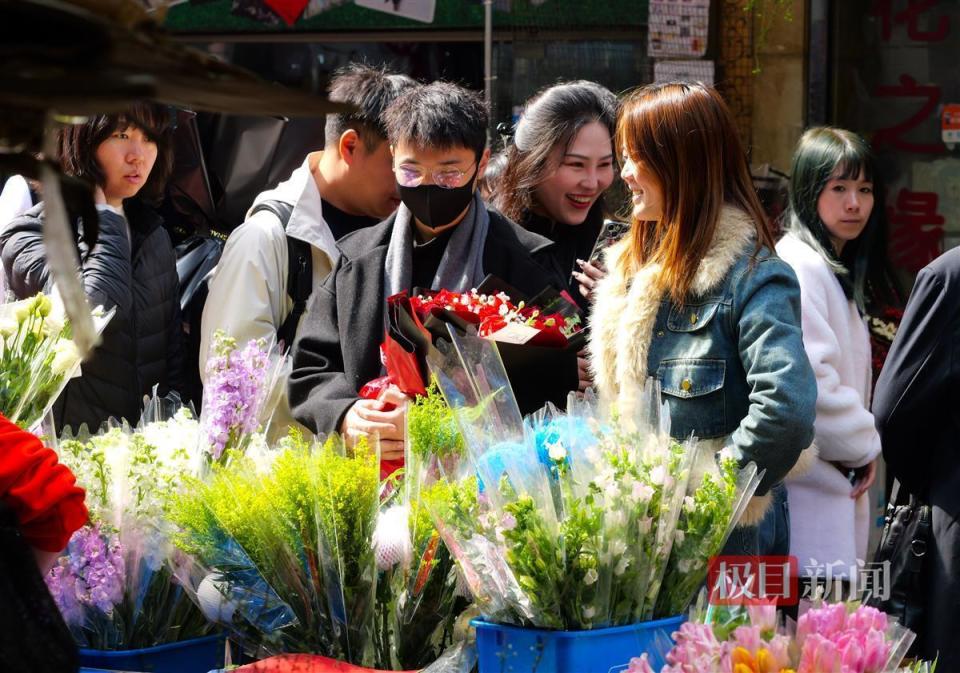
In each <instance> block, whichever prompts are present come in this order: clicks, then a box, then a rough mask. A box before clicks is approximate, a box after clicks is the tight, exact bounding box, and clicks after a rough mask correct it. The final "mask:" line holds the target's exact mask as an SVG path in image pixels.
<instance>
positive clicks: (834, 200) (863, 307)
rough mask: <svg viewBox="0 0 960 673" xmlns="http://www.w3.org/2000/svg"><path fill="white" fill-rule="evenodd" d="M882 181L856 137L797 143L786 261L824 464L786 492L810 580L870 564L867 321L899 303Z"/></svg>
mask: <svg viewBox="0 0 960 673" xmlns="http://www.w3.org/2000/svg"><path fill="white" fill-rule="evenodd" d="M879 181H880V176H879V175H878V171H877V165H876V160H875V158H874V155H873V152H872V151H871V149H870V146H869V145H868V144H867V142H866V141H865V140H864V139H863V138H861V137H860V136H858V135H857V134H855V133H852V132H851V131H846V130H843V129H835V128H813V129H810V130H808V131H807V132H806V133H804V134H803V136H802V137H801V138H800V142H799V144H798V145H797V149H796V152H795V153H794V158H793V170H792V174H791V180H790V207H789V209H788V211H787V213H786V214H785V218H786V222H785V230H786V234H785V235H784V237H783V238H782V239H781V241H780V242H779V243H778V244H777V254H778V255H779V256H780V257H781V258H782V259H783V260H784V261H786V262H787V263H788V264H790V266H792V267H793V270H794V271H795V272H796V274H797V279H798V280H799V281H800V300H801V321H802V326H803V343H804V347H805V348H806V351H807V357H808V358H809V359H810V364H811V366H812V367H813V371H814V373H815V374H816V377H817V407H816V410H817V419H816V423H815V426H814V427H815V440H814V442H815V444H816V447H817V449H818V451H819V456H818V459H817V460H816V461H814V462H813V465H812V467H811V469H810V470H809V471H808V472H806V473H805V474H803V475H799V476H792V477H791V478H789V479H788V480H787V481H786V486H787V492H788V503H789V511H790V531H789V539H790V553H791V554H792V555H795V556H797V558H798V559H799V561H800V566H801V574H806V575H808V576H817V575H819V576H821V577H823V576H824V575H825V574H827V572H828V571H829V573H830V575H831V576H832V577H833V578H846V579H849V578H851V576H855V574H856V572H857V568H858V561H865V560H866V556H867V534H868V531H869V526H870V503H869V496H868V493H867V489H869V487H870V486H871V484H872V483H873V482H874V479H875V476H876V461H877V457H878V456H879V455H880V436H879V435H878V434H877V430H876V428H875V426H874V420H873V415H872V414H871V413H870V397H871V393H872V387H873V372H872V367H871V363H872V358H871V347H870V336H869V331H868V326H867V314H868V310H869V309H870V307H871V305H875V304H877V303H893V302H896V301H897V294H898V293H897V289H896V281H895V279H894V276H893V273H892V270H891V267H890V264H889V261H888V259H887V256H886V243H887V241H886V227H885V221H884V208H883V197H882V189H881V186H880V182H879Z"/></svg>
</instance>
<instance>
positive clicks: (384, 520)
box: [373, 505, 413, 570]
mask: <svg viewBox="0 0 960 673" xmlns="http://www.w3.org/2000/svg"><path fill="white" fill-rule="evenodd" d="M409 519H410V510H409V509H408V508H407V507H405V506H403V505H396V506H394V507H391V508H389V509H388V510H386V511H385V512H381V513H380V516H379V517H378V518H377V527H376V528H375V529H374V531H373V553H374V556H375V557H376V560H377V568H378V569H379V570H390V569H391V568H393V567H394V566H396V565H398V564H401V563H402V564H403V565H407V564H408V563H410V560H411V559H412V558H413V544H412V543H411V542H410V523H409Z"/></svg>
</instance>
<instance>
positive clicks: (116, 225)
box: [0, 103, 182, 430]
mask: <svg viewBox="0 0 960 673" xmlns="http://www.w3.org/2000/svg"><path fill="white" fill-rule="evenodd" d="M169 119H170V115H169V112H168V109H167V108H164V107H161V106H157V105H152V104H148V103H138V104H135V105H133V106H131V107H130V108H129V109H128V110H126V111H125V112H123V113H121V114H111V115H96V116H93V117H91V118H90V119H88V120H87V121H86V122H84V123H83V124H77V125H74V126H68V127H66V128H64V129H62V130H61V131H60V137H59V148H60V157H59V158H60V163H61V167H62V168H63V171H64V173H66V174H67V175H72V176H75V177H78V178H82V179H85V180H88V181H89V182H90V183H91V189H93V192H94V201H95V202H96V204H97V211H98V215H99V221H98V223H96V224H97V225H98V228H99V234H98V235H97V237H96V242H95V243H93V242H92V241H91V239H92V238H93V237H92V236H89V235H87V236H85V235H84V228H85V227H84V223H83V222H82V220H80V221H78V222H75V223H74V224H75V228H76V230H77V232H78V241H77V245H78V251H79V253H80V261H81V272H82V276H83V284H84V289H85V290H86V293H87V298H88V299H89V301H90V304H91V305H93V306H97V305H102V306H103V307H104V308H105V309H106V310H110V309H111V308H116V315H115V316H114V317H113V320H112V321H111V322H110V324H109V325H108V326H107V328H106V330H105V331H104V333H103V342H102V343H101V345H100V346H99V347H98V348H97V349H96V350H95V351H94V353H93V355H92V357H91V358H90V359H89V360H88V361H87V362H84V364H83V370H82V376H81V377H80V378H78V379H75V380H72V381H71V382H70V383H69V384H67V387H66V389H65V390H64V392H63V394H62V395H61V396H60V398H59V399H58V400H57V402H56V404H55V405H54V419H55V421H56V423H57V427H58V428H63V427H67V426H70V427H73V428H74V429H76V428H78V427H79V426H80V425H81V424H86V425H87V426H88V427H89V428H90V429H91V430H96V429H98V428H99V427H100V425H101V424H102V423H103V422H104V421H106V420H107V419H109V418H111V417H113V418H117V419H125V420H127V421H129V422H131V423H135V422H136V421H137V420H138V419H139V417H140V407H141V404H142V402H141V400H142V399H143V396H144V395H146V394H149V393H150V392H151V390H152V389H153V387H154V386H159V390H160V392H161V393H164V392H166V391H167V390H170V389H174V390H178V389H179V374H180V333H181V329H182V328H181V324H180V301H179V283H178V280H177V268H176V257H175V255H174V252H173V246H172V244H171V242H170V237H169V236H168V235H167V232H166V230H165V229H164V228H163V222H162V220H161V219H160V217H159V216H158V215H157V214H156V213H155V212H154V211H153V210H152V208H151V204H153V203H155V202H156V201H157V200H158V199H159V198H160V196H161V195H162V194H163V188H164V184H165V182H166V179H167V176H168V175H169V173H170V168H171V165H172V156H171V153H170V137H169V136H170V124H169ZM44 217H45V216H44V204H43V203H38V204H37V205H36V206H34V207H33V208H32V209H31V210H29V211H27V212H26V213H25V214H24V215H23V216H21V217H20V218H18V219H16V220H14V221H13V222H11V223H10V225H9V226H8V227H7V228H6V229H5V230H4V231H3V233H2V234H0V254H2V258H3V267H4V270H5V273H6V275H7V282H8V286H9V287H10V289H11V290H12V291H13V292H14V294H15V295H16V296H17V297H18V298H25V297H29V296H31V295H34V294H36V293H37V292H40V291H42V290H44V289H45V287H46V286H47V284H48V281H49V271H48V269H47V264H46V252H45V250H44V244H43V222H44ZM87 225H88V226H87V234H89V233H90V232H89V223H87Z"/></svg>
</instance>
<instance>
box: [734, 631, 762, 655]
mask: <svg viewBox="0 0 960 673" xmlns="http://www.w3.org/2000/svg"><path fill="white" fill-rule="evenodd" d="M731 640H732V641H733V643H732V644H733V646H734V647H742V648H743V649H745V650H747V651H748V652H749V653H750V654H753V655H756V653H757V650H759V649H760V647H761V646H762V645H764V642H763V639H762V638H761V637H760V627H759V626H738V627H737V628H736V629H734V631H733V634H732V636H731Z"/></svg>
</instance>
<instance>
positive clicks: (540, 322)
mask: <svg viewBox="0 0 960 673" xmlns="http://www.w3.org/2000/svg"><path fill="white" fill-rule="evenodd" d="M410 305H411V307H412V308H413V310H414V311H416V312H417V317H418V318H419V319H420V321H421V322H425V321H427V319H428V318H429V317H430V316H435V317H441V316H442V314H443V312H447V313H449V314H453V315H454V316H456V317H457V318H459V319H460V320H462V321H464V322H465V323H468V324H470V325H474V326H476V328H477V334H478V335H479V336H481V337H484V338H488V339H493V340H494V341H500V342H503V343H513V344H529V345H531V346H546V347H550V348H565V347H566V346H567V345H568V343H569V340H570V338H571V337H573V336H574V335H576V334H578V333H579V332H580V331H581V330H582V328H583V324H582V321H581V319H580V316H579V315H577V314H573V315H571V316H565V315H563V314H562V313H560V312H555V313H546V312H544V311H543V310H541V309H539V308H537V307H535V306H528V305H526V303H525V302H523V301H520V302H519V303H517V304H514V303H513V302H512V301H511V300H510V297H509V296H508V295H507V293H506V292H502V291H501V292H497V293H490V294H482V293H480V292H479V291H477V290H470V291H469V292H451V291H449V290H440V291H438V292H431V293H426V294H419V295H417V296H414V297H411V298H410Z"/></svg>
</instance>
